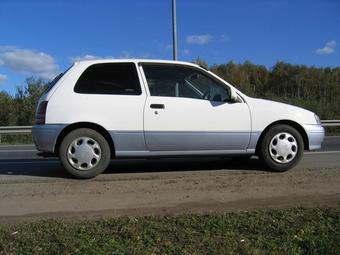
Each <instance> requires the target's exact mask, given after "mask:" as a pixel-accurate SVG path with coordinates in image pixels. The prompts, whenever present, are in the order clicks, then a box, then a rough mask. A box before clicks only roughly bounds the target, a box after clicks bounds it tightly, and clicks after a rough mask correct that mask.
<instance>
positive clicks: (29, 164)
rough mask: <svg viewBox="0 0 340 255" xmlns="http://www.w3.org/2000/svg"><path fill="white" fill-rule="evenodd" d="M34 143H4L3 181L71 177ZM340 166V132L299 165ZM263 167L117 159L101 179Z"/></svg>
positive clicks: (224, 161) (0, 151) (223, 161)
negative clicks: (40, 154) (41, 154)
mask: <svg viewBox="0 0 340 255" xmlns="http://www.w3.org/2000/svg"><path fill="white" fill-rule="evenodd" d="M37 153H38V151H36V149H35V147H34V145H7V146H6V145H1V146H0V183H4V182H16V181H34V180H42V179H45V180H47V179H52V180H53V179H55V180H57V179H60V178H61V179H65V178H66V179H68V178H70V176H69V175H68V174H67V173H66V172H65V171H64V170H63V168H62V166H61V164H60V163H59V160H58V159H57V158H41V157H40V156H38V155H37ZM311 167H313V168H315V167H319V168H327V167H333V168H334V167H339V168H340V136H332V137H326V138H325V141H324V143H323V146H322V149H321V150H318V151H312V152H305V155H304V158H303V159H302V161H301V162H300V163H299V165H298V166H297V167H296V168H297V169H299V168H311ZM228 169H229V170H262V165H261V164H260V162H258V160H257V159H256V158H252V159H250V160H241V159H239V160H232V159H228V158H220V157H219V158H214V157H212V158H211V157H209V158H173V159H148V160H143V159H140V160H113V161H112V162H111V165H110V167H109V168H108V170H107V171H106V172H105V174H102V175H101V176H99V177H97V178H99V179H110V178H113V177H114V178H116V177H122V176H125V174H132V175H131V177H136V176H137V175H138V174H140V175H146V174H148V173H150V174H151V173H157V172H158V173H166V172H168V173H171V172H173V171H176V172H183V173H185V172H187V173H191V172H193V171H204V170H209V171H214V170H215V171H219V170H228Z"/></svg>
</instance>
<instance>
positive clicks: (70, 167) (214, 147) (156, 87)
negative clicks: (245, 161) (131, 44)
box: [33, 59, 324, 178]
mask: <svg viewBox="0 0 340 255" xmlns="http://www.w3.org/2000/svg"><path fill="white" fill-rule="evenodd" d="M323 139H324V129H323V127H322V126H321V124H320V120H319V117H318V116H317V115H316V114H314V113H313V112H310V111H308V110H305V109H302V108H299V107H295V106H291V105H287V104H283V103H278V102H273V101H269V100H263V99H255V98H251V97H248V96H246V95H245V94H243V93H242V92H241V91H239V90H237V89H236V88H235V87H233V86H232V85H231V84H229V83H228V82H226V81H224V80H223V79H221V78H219V77H218V76H217V75H215V74H213V73H212V72H210V71H208V70H205V69H203V68H201V67H199V66H198V65H195V64H192V63H187V62H179V61H161V60H138V59H137V60H131V59H129V60H90V61H80V62H76V63H74V65H73V66H72V67H70V68H69V69H68V70H67V71H66V72H64V73H63V74H60V75H58V76H57V77H56V78H55V79H54V80H53V81H52V82H51V83H50V85H49V87H48V88H47V90H46V91H45V93H44V94H43V95H42V96H41V98H40V100H39V103H38V107H37V111H36V125H34V127H33V140H34V143H35V145H36V147H37V149H38V150H40V151H42V152H46V153H53V154H55V155H57V156H59V158H60V160H61V162H62V165H63V166H64V167H65V169H66V170H67V171H68V172H70V173H71V174H72V175H73V176H75V177H77V178H92V177H94V176H96V175H98V174H100V173H102V172H103V171H105V169H106V168H107V167H108V165H109V163H110V161H111V159H116V158H117V159H118V158H149V157H178V156H181V157H183V156H202V155H214V156H228V157H229V156H230V157H232V156H239V155H243V156H246V157H250V156H252V155H255V154H256V155H258V156H259V157H260V159H261V160H262V161H263V163H264V165H265V166H266V167H267V168H269V169H271V170H273V171H285V170H288V169H290V168H292V167H294V166H295V165H296V164H297V163H298V162H299V160H300V159H301V157H302V155H303V152H304V150H315V149H319V148H320V147H321V143H322V141H323Z"/></svg>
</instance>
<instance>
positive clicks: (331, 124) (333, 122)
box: [321, 120, 340, 127]
mask: <svg viewBox="0 0 340 255" xmlns="http://www.w3.org/2000/svg"><path fill="white" fill-rule="evenodd" d="M321 125H322V126H324V127H339V126H340V120H321Z"/></svg>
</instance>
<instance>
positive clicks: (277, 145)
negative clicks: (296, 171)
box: [259, 125, 304, 172]
mask: <svg viewBox="0 0 340 255" xmlns="http://www.w3.org/2000/svg"><path fill="white" fill-rule="evenodd" d="M303 151H304V144H303V139H302V137H301V134H300V133H299V132H298V131H297V130H296V129H295V128H293V127H291V126H288V125H275V126H273V127H271V128H270V129H269V130H268V132H267V133H266V134H265V136H264V138H263V140H262V143H261V144H260V149H259V156H260V158H261V159H262V160H263V162H264V164H265V165H266V166H267V167H268V168H269V169H271V170H274V171H277V172H284V171H286V170H288V169H291V168H293V167H294V166H295V165H296V164H297V163H298V162H299V161H300V160H301V158H302V155H303Z"/></svg>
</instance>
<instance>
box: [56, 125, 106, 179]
mask: <svg viewBox="0 0 340 255" xmlns="http://www.w3.org/2000/svg"><path fill="white" fill-rule="evenodd" d="M59 158H60V161H61V163H62V165H63V166H64V168H65V169H66V170H67V171H68V172H69V173H70V174H71V175H72V176H74V177H76V178H80V179H89V178H93V177H95V176H97V175H98V174H101V173H102V172H104V171H105V169H106V168H107V167H108V165H109V164H110V159H111V150H110V146H109V144H108V142H107V141H106V139H105V138H104V137H103V136H102V135H101V134H99V133H98V132H96V131H94V130H93V129H88V128H79V129H76V130H73V131H71V132H70V133H69V134H67V135H66V136H65V138H64V139H63V141H62V142H61V145H60V148H59Z"/></svg>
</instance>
